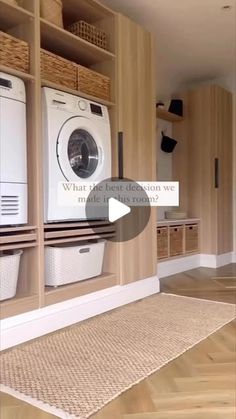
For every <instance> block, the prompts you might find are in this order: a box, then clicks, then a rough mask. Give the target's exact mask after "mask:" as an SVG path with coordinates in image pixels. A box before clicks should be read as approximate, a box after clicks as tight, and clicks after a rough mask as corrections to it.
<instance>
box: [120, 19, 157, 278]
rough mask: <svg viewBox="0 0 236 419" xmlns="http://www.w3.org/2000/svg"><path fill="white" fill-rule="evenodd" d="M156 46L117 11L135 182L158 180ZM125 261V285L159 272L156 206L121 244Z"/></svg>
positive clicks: (127, 164) (128, 173)
mask: <svg viewBox="0 0 236 419" xmlns="http://www.w3.org/2000/svg"><path fill="white" fill-rule="evenodd" d="M153 47H154V42H153V38H152V35H151V34H150V33H149V32H147V31H146V30H145V29H143V28H142V27H140V26H139V25H137V24H136V23H134V22H132V21H131V20H129V19H128V18H127V17H125V16H122V15H118V89H117V96H118V130H119V131H120V132H122V133H123V175H124V177H125V178H129V179H132V180H135V181H151V180H156V163H155V156H156V152H155V123H156V119H155V83H154V80H155V66H154V48H153ZM134 222H136V223H138V222H139V220H135V221H134ZM120 265H121V271H120V278H121V282H122V283H123V284H124V283H129V282H133V281H137V280H139V279H143V278H147V277H151V276H153V275H156V211H153V210H152V211H151V217H150V220H149V223H148V225H147V227H146V228H145V230H144V231H143V232H142V233H141V234H139V235H138V236H137V237H136V238H134V239H132V240H130V241H128V242H125V243H121V244H120Z"/></svg>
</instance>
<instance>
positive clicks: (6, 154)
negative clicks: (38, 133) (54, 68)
mask: <svg viewBox="0 0 236 419" xmlns="http://www.w3.org/2000/svg"><path fill="white" fill-rule="evenodd" d="M25 223H27V159H26V94H25V85H24V82H23V81H22V80H20V79H19V78H17V77H14V76H11V75H9V74H5V73H0V226H4V225H18V224H25Z"/></svg>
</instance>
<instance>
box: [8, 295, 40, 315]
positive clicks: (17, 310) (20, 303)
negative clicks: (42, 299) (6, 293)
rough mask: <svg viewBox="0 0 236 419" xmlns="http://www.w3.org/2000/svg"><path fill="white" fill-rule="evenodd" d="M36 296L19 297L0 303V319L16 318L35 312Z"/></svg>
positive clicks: (36, 306) (36, 305)
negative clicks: (22, 314)
mask: <svg viewBox="0 0 236 419" xmlns="http://www.w3.org/2000/svg"><path fill="white" fill-rule="evenodd" d="M38 305H39V303H38V296H37V294H33V295H21V296H16V297H14V298H11V299H10V300H5V301H1V302H0V318H1V319H4V318H6V317H11V316H16V315H18V314H21V313H25V312H26V311H31V310H36V309H37V308H38Z"/></svg>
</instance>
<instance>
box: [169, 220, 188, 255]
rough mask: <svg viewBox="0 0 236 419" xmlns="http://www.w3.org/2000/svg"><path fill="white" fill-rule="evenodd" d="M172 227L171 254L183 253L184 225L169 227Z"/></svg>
mask: <svg viewBox="0 0 236 419" xmlns="http://www.w3.org/2000/svg"><path fill="white" fill-rule="evenodd" d="M169 229H170V256H178V255H182V254H183V250H184V249H183V239H184V228H183V227H182V226H174V227H169Z"/></svg>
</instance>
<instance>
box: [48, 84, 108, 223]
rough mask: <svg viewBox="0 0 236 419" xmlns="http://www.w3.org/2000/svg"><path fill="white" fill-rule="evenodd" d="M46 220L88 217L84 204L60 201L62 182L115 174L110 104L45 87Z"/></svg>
mask: <svg viewBox="0 0 236 419" xmlns="http://www.w3.org/2000/svg"><path fill="white" fill-rule="evenodd" d="M42 106H43V135H44V191H45V195H44V203H45V205H44V219H45V222H55V221H62V220H84V219H86V214H85V205H84V206H73V207H71V206H67V205H65V206H62V205H59V204H58V196H57V193H58V183H59V182H66V181H68V182H80V181H83V182H84V181H91V182H101V181H102V180H104V179H106V178H109V177H111V133H110V121H109V114H108V110H107V107H106V106H103V105H99V104H98V103H95V102H91V101H89V100H86V99H83V98H80V97H78V96H73V95H70V94H67V93H64V92H61V91H57V90H54V89H50V88H47V87H44V88H43V89H42Z"/></svg>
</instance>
